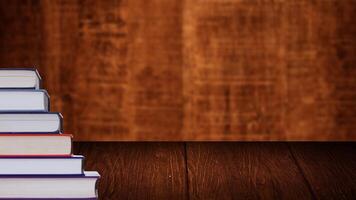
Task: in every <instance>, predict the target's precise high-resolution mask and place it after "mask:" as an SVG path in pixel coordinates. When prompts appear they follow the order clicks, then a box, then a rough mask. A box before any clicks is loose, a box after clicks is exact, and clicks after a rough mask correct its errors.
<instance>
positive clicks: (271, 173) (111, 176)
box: [74, 142, 356, 200]
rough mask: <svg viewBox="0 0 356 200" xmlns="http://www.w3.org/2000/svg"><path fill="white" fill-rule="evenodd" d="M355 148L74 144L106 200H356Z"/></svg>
mask: <svg viewBox="0 0 356 200" xmlns="http://www.w3.org/2000/svg"><path fill="white" fill-rule="evenodd" d="M355 150H356V148H355V144H354V143H277V142H268V143H256V142H252V143H251V142H250V143H246V142H245V143H241V142H240V143H236V142H235V143H232V142H229V143H227V142H224V143H222V142H220V143H217V142H215V143H207V142H205V143H204V142H193V143H192V142H190V143H167V142H154V143H153V142H149V143H147V142H146V143H142V142H140V143H134V142H75V143H74V152H75V153H76V154H83V155H84V156H85V169H86V170H97V171H99V172H100V174H101V176H102V178H101V179H100V182H99V185H98V186H99V188H98V189H99V197H100V199H105V200H106V199H115V200H116V199H140V200H142V199H164V200H166V199H350V200H352V199H354V197H355V191H356V185H355V183H356V182H355V179H356V177H355V176H356V175H355V168H356V162H355V159H354V155H355Z"/></svg>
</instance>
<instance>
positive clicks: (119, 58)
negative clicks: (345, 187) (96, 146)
mask: <svg viewBox="0 0 356 200" xmlns="http://www.w3.org/2000/svg"><path fill="white" fill-rule="evenodd" d="M0 11H1V15H0V44H1V45H0V63H1V64H0V66H1V67H22V66H37V67H38V69H39V71H40V73H41V74H42V76H43V78H44V87H45V88H46V89H47V90H48V91H49V93H50V95H51V97H52V98H51V103H52V110H54V111H59V112H62V113H63V115H64V117H65V118H64V128H65V130H66V131H67V132H69V133H73V134H74V135H75V139H76V140H82V141H90V140H91V141H95V140H103V141H112V140H356V134H354V133H353V130H354V129H355V128H356V103H355V102H356V90H355V84H356V78H355V77H356V68H355V67H354V66H355V65H356V37H355V35H356V25H355V18H356V1H354V0H329V1H324V0H316V1H309V0H286V1H273V0H263V1H262V0H254V1H247V0H224V1H218V0H204V1H203V0H192V1H180V0H171V1H166V0H150V1H144V0H137V1H127V0H107V1H99V0H3V1H0Z"/></svg>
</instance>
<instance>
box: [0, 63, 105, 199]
mask: <svg viewBox="0 0 356 200" xmlns="http://www.w3.org/2000/svg"><path fill="white" fill-rule="evenodd" d="M49 104H50V101H49V96H48V94H47V92H46V91H45V90H42V89H41V78H40V76H39V74H38V72H37V71H36V70H35V69H0V199H97V189H96V183H97V180H98V178H99V174H98V173H97V172H90V171H83V161H84V157H83V156H79V155H72V136H71V135H68V134H62V116H61V114H60V113H56V112H50V111H49Z"/></svg>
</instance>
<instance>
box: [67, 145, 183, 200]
mask: <svg viewBox="0 0 356 200" xmlns="http://www.w3.org/2000/svg"><path fill="white" fill-rule="evenodd" d="M74 147H75V148H74V151H75V153H76V154H83V155H85V157H86V160H85V161H86V163H85V169H87V170H88V169H90V170H96V171H98V172H99V173H100V174H101V176H102V177H101V179H100V181H99V185H98V189H99V197H100V199H112V200H115V199H186V197H187V194H188V193H187V186H186V183H187V181H186V168H185V149H184V143H180V144H177V143H112V142H106V143H90V142H87V143H75V146H74Z"/></svg>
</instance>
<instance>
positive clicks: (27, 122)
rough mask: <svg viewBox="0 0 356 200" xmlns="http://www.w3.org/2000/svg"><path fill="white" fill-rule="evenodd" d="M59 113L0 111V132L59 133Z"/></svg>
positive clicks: (60, 116) (60, 117)
mask: <svg viewBox="0 0 356 200" xmlns="http://www.w3.org/2000/svg"><path fill="white" fill-rule="evenodd" d="M60 132H62V115H61V114H60V113H0V133H60Z"/></svg>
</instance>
